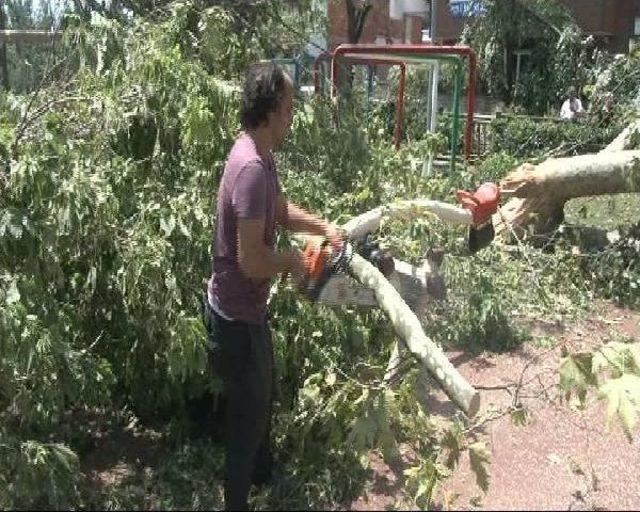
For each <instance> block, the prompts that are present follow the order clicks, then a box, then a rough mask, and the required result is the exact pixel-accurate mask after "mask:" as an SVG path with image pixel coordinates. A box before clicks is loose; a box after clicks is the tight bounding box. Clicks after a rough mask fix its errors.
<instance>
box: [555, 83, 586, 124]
mask: <svg viewBox="0 0 640 512" xmlns="http://www.w3.org/2000/svg"><path fill="white" fill-rule="evenodd" d="M585 114H586V112H585V110H584V108H583V107H582V102H581V101H580V98H578V95H577V93H576V89H575V87H570V88H569V90H568V91H567V99H566V100H565V101H564V103H563V104H562V108H561V109H560V118H561V119H565V120H567V121H578V120H580V119H582V118H584V117H585Z"/></svg>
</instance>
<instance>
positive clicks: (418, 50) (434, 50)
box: [314, 44, 477, 161]
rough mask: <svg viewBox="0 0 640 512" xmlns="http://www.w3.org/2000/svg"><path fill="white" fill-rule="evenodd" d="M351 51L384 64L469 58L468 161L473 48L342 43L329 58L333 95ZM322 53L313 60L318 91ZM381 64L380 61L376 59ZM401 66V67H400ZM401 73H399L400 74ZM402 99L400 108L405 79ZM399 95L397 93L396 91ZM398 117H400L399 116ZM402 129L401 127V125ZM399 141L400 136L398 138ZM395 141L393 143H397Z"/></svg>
mask: <svg viewBox="0 0 640 512" xmlns="http://www.w3.org/2000/svg"><path fill="white" fill-rule="evenodd" d="M353 54H365V55H366V54H382V55H384V56H385V57H381V58H382V59H385V60H387V61H388V62H387V63H390V62H393V63H396V64H398V63H400V62H402V63H404V61H403V60H402V59H403V57H404V58H411V56H414V55H416V56H417V55H421V56H429V55H434V56H437V55H458V56H461V57H464V58H467V59H468V61H469V85H468V89H467V122H466V126H465V135H464V155H465V159H466V160H467V161H469V159H470V157H471V144H472V136H473V114H474V110H475V99H476V66H477V60H476V54H475V52H474V51H473V49H472V48H470V47H468V46H438V45H422V44H420V45H415V44H393V45H381V44H341V45H340V46H338V47H337V48H336V49H335V50H334V51H333V58H332V61H331V81H332V95H333V96H336V94H337V90H338V86H337V84H338V74H339V72H340V69H339V66H338V61H339V59H340V58H341V57H342V56H344V55H346V56H347V58H348V57H349V56H351V55H353ZM365 55H363V57H364V58H365V59H369V60H371V59H372V58H373V59H374V60H377V59H376V58H375V55H374V56H372V55H366V57H365ZM321 57H322V54H321V55H320V56H318V58H317V59H316V62H315V63H314V75H315V76H314V77H315V83H316V91H318V87H317V86H318V85H319V73H318V71H319V69H318V68H319V60H320V58H321ZM379 63H380V62H379ZM401 69H402V68H401ZM402 76H403V75H401V77H402ZM402 82H403V84H402V86H403V87H402V91H401V92H402V99H401V100H400V98H399V107H398V108H399V109H402V110H404V109H403V106H404V105H403V104H404V80H402ZM399 96H400V94H399ZM398 117H400V116H398ZM400 129H401V128H400ZM398 140H399V139H398ZM398 140H397V141H396V144H397V143H398Z"/></svg>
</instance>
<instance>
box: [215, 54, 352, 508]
mask: <svg viewBox="0 0 640 512" xmlns="http://www.w3.org/2000/svg"><path fill="white" fill-rule="evenodd" d="M293 97H294V89H293V83H292V80H291V78H290V77H289V76H288V75H287V74H286V73H285V72H284V71H283V70H282V69H281V68H280V67H279V66H277V65H275V64H255V65H253V66H251V67H250V69H249V70H248V72H247V75H246V79H245V83H244V89H243V93H242V102H241V108H240V115H241V123H242V127H243V129H244V131H243V132H241V133H240V135H239V136H238V138H237V139H236V141H235V144H234V145H233V147H232V149H231V152H230V153H229V155H228V158H227V162H226V165H225V169H224V173H223V175H222V179H221V181H220V186H219V189H218V197H217V209H216V217H217V219H216V223H215V234H214V246H213V247H214V251H213V252H214V257H213V274H212V276H211V278H210V280H209V283H208V290H207V300H206V301H205V322H206V324H207V330H208V335H209V340H210V347H211V350H210V354H211V359H212V364H213V368H214V371H215V372H216V373H217V374H218V375H219V376H220V377H221V378H222V381H223V386H224V394H225V396H226V420H225V423H226V424H225V432H226V439H225V445H226V446H225V456H226V462H225V469H226V480H225V493H224V494H225V508H226V509H228V510H243V509H246V508H247V496H248V493H249V488H250V486H251V484H252V483H253V484H258V485H259V484H266V483H268V482H269V480H270V478H271V466H272V455H271V440H270V426H271V400H272V388H273V384H272V382H273V349H272V344H271V335H270V331H269V325H268V321H267V315H266V313H267V298H268V293H269V288H270V280H271V278H273V277H274V276H276V275H278V274H281V273H285V272H286V273H289V274H290V275H291V276H292V277H293V278H294V279H295V280H297V281H301V280H302V279H303V277H304V274H305V267H304V261H303V257H302V254H301V253H300V252H299V251H296V250H290V251H285V252H276V251H275V235H276V225H279V226H281V227H282V228H284V229H287V230H289V231H293V232H305V233H308V234H314V235H323V236H326V237H327V238H329V239H330V240H332V241H334V242H336V243H338V242H339V241H340V240H341V239H342V233H341V231H340V230H339V229H337V228H335V227H333V226H332V225H330V224H328V223H327V222H325V221H323V220H321V219H319V218H317V217H315V216H313V215H311V214H309V213H307V212H305V211H304V210H303V209H302V208H300V207H298V206H296V205H295V204H293V203H291V202H289V201H287V199H286V198H285V196H284V194H283V192H282V189H281V187H280V183H279V180H278V174H277V171H276V166H275V161H274V158H273V151H274V150H275V149H276V148H277V147H278V146H279V145H280V144H281V143H282V141H283V140H284V138H285V136H286V134H287V132H288V131H289V128H290V126H291V122H292V120H293Z"/></svg>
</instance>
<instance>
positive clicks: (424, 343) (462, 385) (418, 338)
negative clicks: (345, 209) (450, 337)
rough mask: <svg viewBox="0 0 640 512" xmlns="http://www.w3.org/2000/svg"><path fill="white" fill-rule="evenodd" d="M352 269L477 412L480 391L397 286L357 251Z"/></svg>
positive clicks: (442, 379) (410, 343) (412, 345)
mask: <svg viewBox="0 0 640 512" xmlns="http://www.w3.org/2000/svg"><path fill="white" fill-rule="evenodd" d="M350 270H351V272H353V274H354V275H355V276H356V277H357V278H358V280H359V281H360V282H361V283H362V284H364V285H365V286H368V287H369V288H371V289H372V290H374V291H375V294H376V298H377V299H378V304H380V308H381V309H382V310H383V311H385V313H387V315H388V317H389V319H390V320H391V323H392V324H393V326H394V328H395V330H396V332H397V333H398V335H399V336H400V337H401V338H402V339H403V340H404V342H405V343H406V345H407V348H408V349H409V351H410V352H411V353H412V354H413V355H414V356H415V357H416V358H417V359H418V360H419V361H420V362H421V363H422V364H424V365H425V367H426V368H427V369H428V370H429V372H430V373H431V374H432V375H433V376H434V377H435V378H436V380H437V381H438V382H439V383H440V385H441V386H442V387H443V389H444V390H445V392H446V393H447V395H448V396H449V398H451V400H453V401H454V402H455V403H456V404H457V405H458V407H460V408H461V409H462V410H463V411H464V412H465V413H466V414H467V415H468V416H470V417H471V416H474V415H475V414H476V413H477V412H478V409H479V408H480V394H479V393H478V391H476V390H475V389H474V388H473V386H471V385H470V384H469V383H468V382H467V381H466V380H465V379H464V378H463V377H462V376H461V375H460V374H459V373H458V371H457V370H456V369H455V367H454V366H453V365H452V364H451V362H450V361H449V359H447V357H446V356H445V354H444V353H443V352H442V350H440V347H438V346H437V345H436V344H435V343H434V342H433V341H432V340H431V339H429V338H428V337H427V336H426V334H425V333H424V331H423V329H422V325H420V321H419V320H418V318H417V317H416V315H415V314H414V313H413V311H411V309H410V308H409V306H407V304H406V303H405V302H404V301H403V300H402V297H400V295H399V294H398V292H397V291H396V289H395V288H394V287H393V286H392V285H391V284H390V283H389V281H387V280H386V279H385V277H384V276H383V275H382V273H381V272H380V271H379V270H378V269H377V268H375V267H374V266H373V265H372V264H371V263H369V262H368V261H367V260H365V259H364V258H362V257H361V256H360V255H358V254H354V255H353V258H352V260H351V263H350ZM394 350H395V348H394Z"/></svg>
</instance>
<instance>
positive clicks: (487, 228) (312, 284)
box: [302, 183, 500, 307]
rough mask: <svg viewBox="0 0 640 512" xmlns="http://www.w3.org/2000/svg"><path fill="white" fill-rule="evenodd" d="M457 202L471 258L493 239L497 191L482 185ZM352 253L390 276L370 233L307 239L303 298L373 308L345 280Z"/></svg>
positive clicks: (363, 291)
mask: <svg viewBox="0 0 640 512" xmlns="http://www.w3.org/2000/svg"><path fill="white" fill-rule="evenodd" d="M457 198H458V200H459V201H460V202H461V203H462V206H463V208H464V209H466V210H468V211H469V212H470V216H469V217H468V219H469V220H468V223H469V231H468V249H469V252H470V253H471V254H475V253H476V252H478V251H480V250H481V249H483V248H485V247H487V246H488V245H489V244H490V243H491V242H492V240H493V238H494V236H495V231H494V227H493V223H492V215H493V214H494V213H495V212H496V211H497V207H498V203H499V201H500V191H499V189H498V187H497V186H496V185H495V184H493V183H484V184H482V185H481V186H480V187H479V188H478V190H476V192H474V193H470V192H467V191H465V190H459V191H458V192H457ZM467 215H469V214H467ZM354 252H355V253H358V254H359V255H360V256H362V257H363V258H365V259H366V260H368V261H370V262H371V263H372V264H373V265H374V266H375V267H377V268H378V270H380V272H381V273H382V274H383V275H384V276H385V277H387V278H388V277H389V276H391V274H393V272H394V270H395V263H394V259H393V256H392V255H391V253H390V252H389V251H388V250H387V249H383V248H381V247H380V245H379V244H378V243H377V242H375V241H374V240H373V239H372V237H371V234H370V233H369V234H367V235H366V236H365V237H364V239H363V240H351V239H349V238H346V239H344V240H343V241H342V242H340V243H339V244H334V243H331V242H330V241H329V240H328V239H326V238H317V237H315V238H310V239H309V240H308V241H307V243H306V244H305V246H304V249H303V259H304V265H305V278H304V280H303V283H302V289H303V292H304V294H305V295H306V296H307V297H308V298H309V299H310V300H311V301H313V302H324V303H328V304H335V305H338V304H343V305H347V304H357V305H359V306H364V307H369V306H370V307H377V301H376V298H375V294H374V292H373V291H372V290H371V289H369V288H367V287H365V286H363V285H361V284H359V283H357V282H355V280H354V279H352V278H351V277H350V276H349V264H350V262H351V258H352V257H353V254H354Z"/></svg>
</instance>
